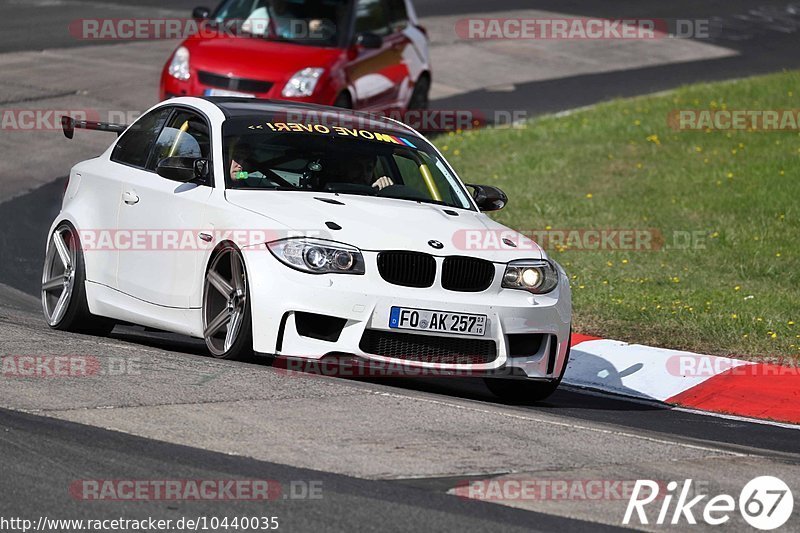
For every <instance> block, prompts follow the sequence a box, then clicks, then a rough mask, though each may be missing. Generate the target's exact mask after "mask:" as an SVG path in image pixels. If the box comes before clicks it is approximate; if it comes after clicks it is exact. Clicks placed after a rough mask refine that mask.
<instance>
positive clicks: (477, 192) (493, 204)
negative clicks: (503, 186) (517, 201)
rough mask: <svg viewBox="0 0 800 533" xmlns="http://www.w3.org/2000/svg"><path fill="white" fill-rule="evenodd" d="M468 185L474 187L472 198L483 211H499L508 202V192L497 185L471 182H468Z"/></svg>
mask: <svg viewBox="0 0 800 533" xmlns="http://www.w3.org/2000/svg"><path fill="white" fill-rule="evenodd" d="M467 187H472V198H473V199H474V200H475V203H476V204H478V209H480V210H481V211H498V210H500V209H503V208H504V207H505V206H506V204H507V203H508V196H506V193H504V192H503V191H501V190H500V189H498V188H497V187H493V186H491V185H471V184H467Z"/></svg>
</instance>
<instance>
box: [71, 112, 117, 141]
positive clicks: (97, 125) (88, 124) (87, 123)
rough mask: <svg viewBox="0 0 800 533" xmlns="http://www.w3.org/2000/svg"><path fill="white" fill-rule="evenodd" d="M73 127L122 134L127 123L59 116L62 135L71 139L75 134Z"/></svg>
mask: <svg viewBox="0 0 800 533" xmlns="http://www.w3.org/2000/svg"><path fill="white" fill-rule="evenodd" d="M75 128H82V129H85V130H97V131H112V132H114V133H116V134H117V136H119V135H122V132H123V131H125V130H126V129H128V125H127V124H114V123H112V122H94V121H91V120H75V119H74V118H72V117H67V116H62V117H61V129H62V130H64V137H66V138H67V139H72V137H73V136H74V135H75Z"/></svg>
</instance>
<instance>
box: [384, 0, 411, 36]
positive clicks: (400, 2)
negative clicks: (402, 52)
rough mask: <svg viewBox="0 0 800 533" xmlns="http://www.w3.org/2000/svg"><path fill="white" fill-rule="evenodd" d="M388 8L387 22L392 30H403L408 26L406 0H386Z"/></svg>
mask: <svg viewBox="0 0 800 533" xmlns="http://www.w3.org/2000/svg"><path fill="white" fill-rule="evenodd" d="M386 4H387V6H388V8H389V24H391V26H392V31H400V30H404V29H405V28H406V26H408V11H407V10H406V0H386Z"/></svg>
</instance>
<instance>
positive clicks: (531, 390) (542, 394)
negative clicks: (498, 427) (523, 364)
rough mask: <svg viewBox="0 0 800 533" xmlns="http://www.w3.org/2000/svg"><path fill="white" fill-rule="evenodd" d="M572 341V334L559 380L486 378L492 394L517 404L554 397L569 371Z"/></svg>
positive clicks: (485, 381)
mask: <svg viewBox="0 0 800 533" xmlns="http://www.w3.org/2000/svg"><path fill="white" fill-rule="evenodd" d="M571 341H572V333H570V336H569V339H568V340H567V353H566V355H565V356H564V366H563V367H562V368H561V374H560V375H559V376H558V379H554V380H550V381H534V380H527V379H503V378H485V379H484V380H483V381H484V383H486V387H487V388H488V389H489V390H490V391H491V393H492V394H494V395H495V396H497V397H498V398H500V399H501V400H504V401H507V402H511V403H516V404H531V403H535V402H541V401H542V400H545V399H547V398H548V397H549V396H550V395H552V394H553V393H554V392H555V391H556V389H558V386H559V385H561V380H562V379H563V378H564V372H565V371H566V370H567V363H568V362H569V352H570V343H571Z"/></svg>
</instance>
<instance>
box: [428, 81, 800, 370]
mask: <svg viewBox="0 0 800 533" xmlns="http://www.w3.org/2000/svg"><path fill="white" fill-rule="evenodd" d="M797 108H800V72H797V71H792V72H784V73H780V74H775V75H769V76H762V77H755V78H749V79H745V80H738V81H733V82H723V83H711V84H699V85H691V86H686V87H683V88H680V89H677V90H675V91H672V92H669V93H666V94H660V95H654V96H648V97H639V98H633V99H622V100H615V101H612V102H609V103H604V104H601V105H598V106H596V107H592V108H589V109H585V110H579V111H576V112H573V113H571V114H569V115H566V116H547V117H542V118H538V119H535V120H533V121H531V122H529V123H528V124H527V125H526V126H525V127H521V128H513V129H494V130H476V131H466V132H463V133H455V134H450V135H448V136H443V137H439V138H438V139H436V143H437V145H438V146H439V147H440V148H441V149H442V150H443V151H444V153H445V155H446V156H447V157H448V159H450V161H451V162H452V163H453V165H454V166H455V167H456V168H457V169H458V170H459V171H460V173H461V175H462V178H464V179H465V181H467V182H471V183H488V184H494V185H497V186H499V187H501V188H502V189H503V190H505V191H506V192H507V193H508V195H509V198H510V202H509V205H508V207H506V209H505V210H503V211H500V212H498V213H497V214H496V215H494V217H495V218H496V219H497V220H498V221H500V222H502V223H504V224H506V225H509V226H511V227H513V228H515V229H518V230H522V231H524V232H526V233H530V232H537V231H538V232H542V231H543V230H544V231H545V233H544V234H545V235H548V236H549V237H550V238H551V240H550V242H549V243H548V245H547V246H546V248H547V250H548V253H549V254H550V255H551V257H553V258H554V259H556V260H557V261H559V262H560V263H561V264H562V265H563V266H564V267H565V269H566V270H567V272H568V274H569V275H570V277H571V282H572V287H573V302H574V314H575V318H574V328H575V331H579V332H582V333H586V334H596V335H602V336H604V337H609V338H616V339H620V340H626V341H629V342H641V343H645V344H651V345H657V346H662V347H669V348H678V349H687V350H692V351H699V352H702V353H708V354H721V355H733V356H737V357H745V358H751V359H760V358H770V357H786V356H790V357H794V358H798V357H800V349H799V348H798V346H800V325H798V323H800V253H798V252H800V181H798V177H800V133H798V132H797V131H771V132H770V131H747V130H736V131H676V130H674V129H672V128H671V127H670V126H669V124H668V121H667V117H668V114H669V113H670V112H671V111H672V110H675V109H708V110H714V109H731V110H733V109H747V110H751V109H797ZM592 229H595V230H596V229H600V230H615V229H633V230H645V231H652V232H653V233H651V235H655V236H656V238H655V239H654V241H653V242H654V243H655V245H654V246H653V247H652V248H658V249H648V250H634V249H626V250H620V249H613V248H612V249H602V250H586V249H585V247H583V244H586V243H585V241H584V242H583V244H582V242H581V241H580V240H578V241H576V240H575V239H574V238H573V239H572V242H570V241H569V240H565V241H562V242H560V243H559V242H556V241H557V239H558V237H559V235H560V233H559V232H558V230H576V231H583V230H592ZM571 235H572V236H573V237H574V236H575V235H578V234H576V233H572V234H571ZM564 236H565V237H568V236H569V234H564ZM659 236H660V237H659ZM553 239H555V240H553Z"/></svg>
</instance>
